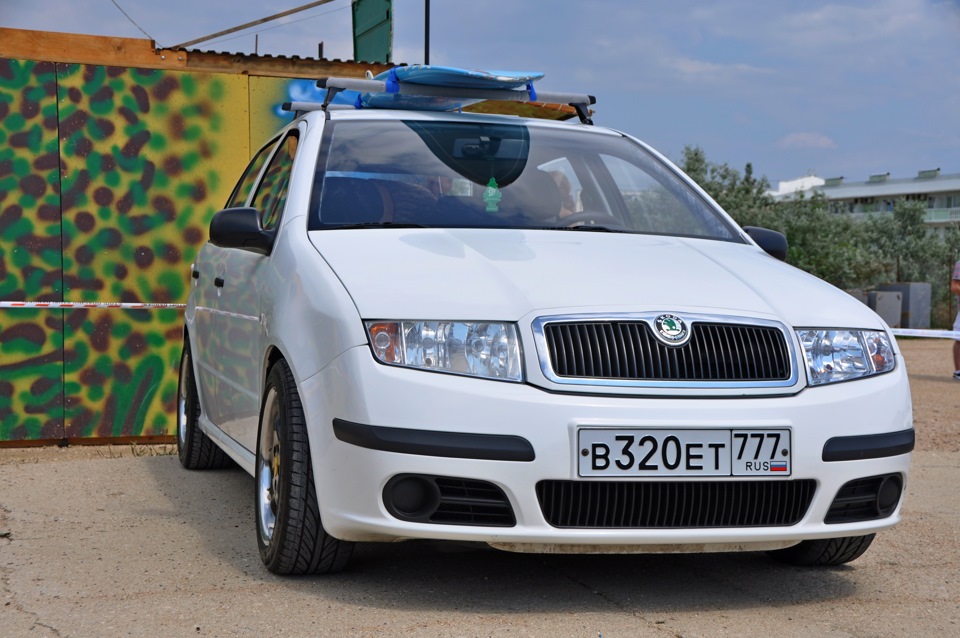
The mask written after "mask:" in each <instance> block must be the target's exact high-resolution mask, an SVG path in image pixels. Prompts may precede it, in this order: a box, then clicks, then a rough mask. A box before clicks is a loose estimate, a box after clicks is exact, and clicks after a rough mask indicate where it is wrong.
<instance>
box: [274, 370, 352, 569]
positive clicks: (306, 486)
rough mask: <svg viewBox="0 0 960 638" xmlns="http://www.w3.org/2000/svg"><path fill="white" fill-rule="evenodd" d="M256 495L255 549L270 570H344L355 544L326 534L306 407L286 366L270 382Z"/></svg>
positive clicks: (277, 371) (276, 371)
mask: <svg viewBox="0 0 960 638" xmlns="http://www.w3.org/2000/svg"><path fill="white" fill-rule="evenodd" d="M256 490H257V494H256V515H257V545H258V547H259V548H260V558H261V559H262V560H263V564H264V565H266V567H267V569H269V570H270V571H271V572H273V573H275V574H284V575H290V574H328V573H333V572H338V571H340V570H342V569H343V568H344V567H345V566H346V564H347V561H348V560H349V559H350V555H351V553H352V552H353V543H348V542H345V541H340V540H338V539H336V538H334V537H332V536H330V535H329V534H327V532H326V531H325V530H324V529H323V524H322V523H321V521H320V510H319V507H318V506H317V490H316V486H315V485H314V478H313V466H312V462H311V457H310V443H309V441H308V440H307V427H306V422H305V420H304V416H303V407H302V405H301V403H300V395H299V394H298V393H297V388H296V383H295V382H294V379H293V374H292V373H291V372H290V367H289V366H288V365H287V364H286V362H285V361H283V360H280V361H278V362H277V363H276V364H275V365H274V366H273V368H272V369H271V370H270V374H269V375H268V376H267V383H266V388H265V392H264V401H263V408H262V411H261V414H260V434H259V436H258V437H257V467H256Z"/></svg>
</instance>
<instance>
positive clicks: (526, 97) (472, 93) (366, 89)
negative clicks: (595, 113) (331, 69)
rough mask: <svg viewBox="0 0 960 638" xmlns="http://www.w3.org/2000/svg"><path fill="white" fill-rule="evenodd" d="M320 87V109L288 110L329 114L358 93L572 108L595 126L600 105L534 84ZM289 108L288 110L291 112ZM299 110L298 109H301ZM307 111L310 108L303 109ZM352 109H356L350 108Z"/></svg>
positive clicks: (331, 83) (334, 81)
mask: <svg viewBox="0 0 960 638" xmlns="http://www.w3.org/2000/svg"><path fill="white" fill-rule="evenodd" d="M317 86H318V87H320V88H322V89H326V90H327V96H326V98H325V99H324V101H323V104H321V105H319V106H317V105H313V104H310V103H305V102H296V103H287V104H284V108H285V109H287V110H297V111H299V110H318V109H323V110H328V109H330V108H331V107H332V108H337V107H338V106H339V105H336V104H331V102H332V101H333V98H334V97H335V96H336V94H337V93H339V92H340V91H345V90H346V91H357V92H358V93H390V94H397V95H408V96H417V97H442V98H453V99H463V100H473V101H476V102H480V101H484V100H493V101H508V102H547V103H551V104H569V105H570V106H571V107H573V109H574V110H576V112H577V117H579V118H580V121H581V122H583V123H584V124H593V120H592V119H591V118H590V105H592V104H596V103H597V98H595V97H594V96H592V95H587V94H586V93H558V92H554V91H536V90H534V88H533V84H532V83H530V84H527V86H526V88H524V89H482V88H463V87H447V86H431V85H426V84H413V83H412V82H391V81H388V80H375V79H360V78H326V79H321V80H319V81H317ZM288 105H289V108H288ZM298 107H299V108H298ZM303 107H308V108H303ZM347 108H353V107H349V106H348V107H347Z"/></svg>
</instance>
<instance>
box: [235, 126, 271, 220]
mask: <svg viewBox="0 0 960 638" xmlns="http://www.w3.org/2000/svg"><path fill="white" fill-rule="evenodd" d="M274 146H276V144H275V143H274V142H271V143H270V144H267V145H266V146H264V147H263V148H261V149H260V152H258V153H257V155H256V157H254V158H253V159H252V160H250V163H249V164H247V170H245V171H243V176H242V177H241V178H240V181H239V182H237V185H236V186H234V188H233V192H232V193H230V199H228V200H227V206H226V207H227V208H236V207H237V206H243V205H244V203H246V201H247V196H248V195H250V191H251V190H252V189H253V185H254V184H255V183H256V182H257V177H259V176H260V169H262V168H263V164H264V163H265V162H266V161H267V158H268V157H270V151H272V150H273V147H274Z"/></svg>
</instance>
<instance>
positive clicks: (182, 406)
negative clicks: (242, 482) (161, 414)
mask: <svg viewBox="0 0 960 638" xmlns="http://www.w3.org/2000/svg"><path fill="white" fill-rule="evenodd" d="M199 421H200V398H199V397H198V395H197V383H196V379H194V376H193V358H192V357H191V356H190V342H189V341H186V340H184V343H183V352H182V354H181V355H180V378H179V381H178V383H177V454H178V455H179V456H180V465H182V466H183V467H185V468H187V469H188V470H212V469H219V468H224V467H229V466H231V465H232V464H233V461H232V460H231V458H230V457H229V456H227V454H226V453H225V452H224V451H223V450H221V449H220V448H219V447H217V445H216V444H215V443H214V442H213V441H211V440H210V437H208V436H207V435H206V434H204V433H203V430H201V429H200V423H199Z"/></svg>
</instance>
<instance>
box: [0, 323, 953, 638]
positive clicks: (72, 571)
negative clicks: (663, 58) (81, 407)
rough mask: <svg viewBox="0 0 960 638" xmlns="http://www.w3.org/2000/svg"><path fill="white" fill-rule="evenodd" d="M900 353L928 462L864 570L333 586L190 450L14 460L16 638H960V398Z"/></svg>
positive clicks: (688, 564) (10, 574) (731, 567)
mask: <svg viewBox="0 0 960 638" xmlns="http://www.w3.org/2000/svg"><path fill="white" fill-rule="evenodd" d="M950 345H951V342H949V341H945V340H932V339H924V340H901V347H902V348H903V350H904V353H905V356H906V360H907V364H908V369H909V371H910V373H911V388H912V391H913V395H914V420H915V426H916V428H917V436H918V446H917V451H916V452H915V453H914V457H913V470H912V474H911V480H910V483H909V485H908V490H907V497H906V501H905V504H904V507H903V522H902V523H901V524H900V525H898V526H897V527H896V528H894V529H892V530H889V531H886V532H883V533H881V534H880V535H878V537H877V540H876V541H875V542H874V544H873V546H872V547H871V548H870V549H869V550H868V551H867V553H866V554H865V555H864V556H863V557H861V558H860V559H859V560H857V561H855V562H853V563H851V564H849V565H845V566H842V567H835V568H818V569H811V568H796V567H790V566H785V565H781V564H779V563H776V562H774V561H772V560H770V559H769V558H767V557H766V556H764V555H762V554H710V555H703V554H701V555H697V554H673V555H631V556H556V555H553V556H545V555H527V554H511V553H505V552H499V551H497V550H493V549H489V548H487V547H486V546H483V545H474V544H460V543H439V542H406V543H396V544H371V545H362V546H360V547H359V548H358V550H357V552H356V553H355V555H354V558H353V561H352V562H351V564H350V567H349V568H348V570H347V571H346V572H344V573H342V574H338V575H334V576H316V577H303V578H280V577H276V576H273V575H272V574H270V573H269V572H267V571H266V570H265V569H264V568H263V566H262V564H261V563H260V559H259V557H258V555H257V548H256V540H255V536H254V534H255V531H254V513H253V489H254V485H253V479H252V478H251V477H250V476H248V475H247V474H245V473H244V472H242V471H241V470H239V469H231V470H221V471H212V472H186V471H185V470H182V469H181V468H180V466H179V463H178V461H177V458H176V456H175V455H172V452H173V448H172V446H159V447H139V446H138V447H134V446H111V447H71V448H67V449H58V448H39V449H37V448H34V449H0V589H2V592H0V636H15V637H20V636H26V637H47V636H63V637H67V636H69V637H79V636H91V637H99V636H337V637H341V636H509V637H516V636H578V637H584V638H596V637H598V636H602V637H603V638H614V637H621V636H657V637H660V636H663V637H667V636H670V637H672V636H748V635H749V636H769V635H776V636H828V637H837V638H839V637H847V636H960V383H957V382H954V381H953V380H951V379H950V372H951V366H950Z"/></svg>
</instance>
